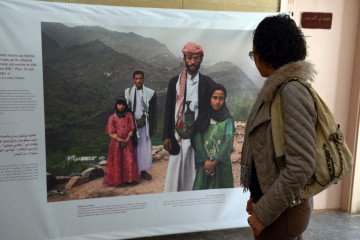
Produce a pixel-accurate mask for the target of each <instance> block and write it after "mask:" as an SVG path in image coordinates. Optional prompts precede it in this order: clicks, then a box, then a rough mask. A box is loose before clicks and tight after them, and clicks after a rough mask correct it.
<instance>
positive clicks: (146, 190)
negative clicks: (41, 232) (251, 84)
mask: <svg viewBox="0 0 360 240" xmlns="http://www.w3.org/2000/svg"><path fill="white" fill-rule="evenodd" d="M235 126H236V130H237V131H236V134H235V139H234V149H233V153H232V154H231V161H232V167H233V175H234V186H235V187H240V156H241V148H242V142H243V135H244V134H243V132H244V127H245V125H244V123H240V122H237V123H235ZM153 156H154V157H153V159H154V160H153V167H152V169H151V170H149V171H148V172H149V173H150V174H151V175H152V176H153V179H152V180H150V181H147V180H144V179H141V180H140V182H139V183H138V184H136V185H128V186H126V187H113V186H104V185H103V184H102V182H103V177H100V178H97V179H94V180H91V181H88V182H81V184H79V185H77V184H76V185H77V186H76V185H73V186H72V187H70V188H69V187H68V186H69V185H67V183H66V182H64V183H58V184H56V185H55V186H54V187H53V188H52V189H51V190H52V191H48V202H56V201H68V200H78V199H89V198H102V197H114V196H127V195H139V194H150V193H162V192H163V190H164V183H165V178H166V171H167V166H168V162H169V155H168V154H167V152H166V151H165V150H164V149H163V147H162V146H154V147H153ZM54 190H57V191H59V192H63V193H65V196H64V195H62V194H58V193H54V192H53V191H54Z"/></svg>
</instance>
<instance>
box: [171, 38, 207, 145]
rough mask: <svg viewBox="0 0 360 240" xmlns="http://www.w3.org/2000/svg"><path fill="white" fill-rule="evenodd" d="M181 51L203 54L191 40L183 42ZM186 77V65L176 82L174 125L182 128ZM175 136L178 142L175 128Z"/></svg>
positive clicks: (187, 54) (189, 54)
mask: <svg viewBox="0 0 360 240" xmlns="http://www.w3.org/2000/svg"><path fill="white" fill-rule="evenodd" d="M182 52H183V53H184V54H185V55H186V56H194V55H200V56H203V55H204V51H203V48H202V47H201V46H200V45H197V44H196V43H193V42H188V43H186V44H185V46H184V48H183V49H182ZM186 79H187V69H186V67H185V68H184V70H183V71H182V72H181V74H180V75H179V82H178V84H176V104H175V113H176V117H175V127H178V128H180V129H182V127H183V126H182V125H183V122H182V116H183V112H184V96H185V88H186ZM175 138H176V140H177V141H178V142H180V140H181V137H180V136H179V134H178V133H177V131H176V130H175Z"/></svg>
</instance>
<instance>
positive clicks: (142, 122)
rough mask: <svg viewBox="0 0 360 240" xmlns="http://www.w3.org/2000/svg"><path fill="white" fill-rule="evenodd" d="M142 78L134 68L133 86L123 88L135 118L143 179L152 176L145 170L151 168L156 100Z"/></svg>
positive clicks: (143, 77) (137, 152) (137, 153)
mask: <svg viewBox="0 0 360 240" xmlns="http://www.w3.org/2000/svg"><path fill="white" fill-rule="evenodd" d="M144 80H145V74H144V72H143V71H140V70H136V71H135V72H134V73H133V81H134V86H132V87H130V88H127V89H125V98H126V100H127V103H128V105H129V107H130V109H131V111H132V112H133V113H134V118H135V125H136V132H137V138H138V141H137V146H136V150H135V156H136V162H137V167H138V170H139V171H140V175H141V177H142V178H143V179H145V180H151V179H152V176H151V175H150V174H149V173H148V172H146V170H149V169H151V168H152V149H151V136H153V135H154V134H155V133H156V125H157V106H156V105H157V102H156V93H155V91H154V90H152V89H150V88H148V87H145V85H144Z"/></svg>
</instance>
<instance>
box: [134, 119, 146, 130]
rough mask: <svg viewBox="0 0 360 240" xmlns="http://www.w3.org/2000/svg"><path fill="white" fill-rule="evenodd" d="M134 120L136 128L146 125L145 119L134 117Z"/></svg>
mask: <svg viewBox="0 0 360 240" xmlns="http://www.w3.org/2000/svg"><path fill="white" fill-rule="evenodd" d="M135 121H136V126H137V128H142V127H143V126H145V125H146V120H145V119H136V120H135Z"/></svg>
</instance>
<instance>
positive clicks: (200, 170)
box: [193, 84, 235, 190]
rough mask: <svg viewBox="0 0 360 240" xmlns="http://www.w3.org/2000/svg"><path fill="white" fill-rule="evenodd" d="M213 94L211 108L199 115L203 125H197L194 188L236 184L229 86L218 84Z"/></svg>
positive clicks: (213, 88) (231, 186)
mask: <svg viewBox="0 0 360 240" xmlns="http://www.w3.org/2000/svg"><path fill="white" fill-rule="evenodd" d="M210 96H211V98H210V99H209V101H210V105H211V109H210V111H209V112H207V113H204V114H202V115H200V116H199V118H200V119H199V121H198V122H199V123H201V125H200V124H198V126H195V128H194V132H196V133H195V135H194V139H193V145H194V149H195V152H196V153H195V166H196V176H195V181H194V186H193V190H200V189H212V188H233V187H234V178H233V173H232V167H231V159H230V155H231V152H232V148H233V142H234V131H235V127H234V121H233V119H232V118H231V115H230V113H229V110H228V108H227V107H226V104H225V99H226V89H225V87H224V86H223V85H221V84H215V85H214V86H213V87H212V88H211V91H210ZM200 120H201V121H200Z"/></svg>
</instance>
